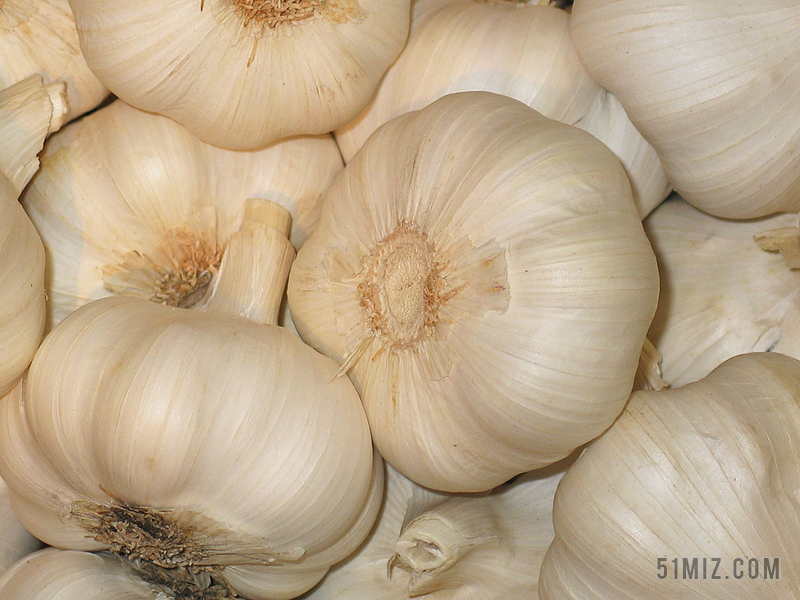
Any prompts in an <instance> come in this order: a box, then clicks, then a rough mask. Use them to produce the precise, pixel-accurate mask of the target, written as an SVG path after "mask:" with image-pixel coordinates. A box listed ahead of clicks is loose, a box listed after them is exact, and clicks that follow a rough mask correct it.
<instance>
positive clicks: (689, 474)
mask: <svg viewBox="0 0 800 600" xmlns="http://www.w3.org/2000/svg"><path fill="white" fill-rule="evenodd" d="M798 382H800V362H798V361H797V360H796V359H793V358H791V357H788V356H785V355H782V354H778V353H776V352H761V353H752V354H744V355H739V356H736V357H734V358H731V359H730V360H728V361H726V362H725V363H723V364H722V365H720V366H719V367H718V368H716V369H715V370H714V371H713V372H712V373H711V374H709V375H708V376H707V377H705V378H704V379H703V380H701V381H698V382H695V383H691V384H688V385H686V386H684V387H682V388H675V389H671V390H665V391H660V392H655V391H642V392H635V393H634V394H633V395H632V397H631V400H630V402H629V403H628V406H627V407H626V409H625V411H624V412H623V413H622V415H621V416H620V418H619V419H618V420H617V421H616V422H615V423H614V425H613V426H612V427H611V428H610V429H609V430H608V431H607V432H606V433H605V434H603V436H602V437H600V438H599V439H598V440H596V441H595V442H593V443H592V444H591V445H590V446H589V447H588V448H587V449H586V450H585V451H584V452H583V454H582V455H581V456H580V458H579V459H578V460H577V461H576V463H575V464H574V465H573V466H572V467H570V468H569V470H568V471H567V474H566V475H565V476H564V479H563V480H562V481H561V484H560V485H559V488H558V491H557V492H556V497H555V505H554V509H553V521H554V526H555V540H554V542H553V545H552V546H551V548H550V550H548V553H547V556H546V557H545V559H544V563H543V565H542V571H541V579H540V584H539V596H540V598H541V599H542V600H568V599H569V600H577V599H580V600H601V599H603V600H605V599H608V598H615V599H619V600H676V599H680V600H683V599H687V600H688V599H689V598H704V599H708V600H743V599H756V598H776V599H781V600H788V599H790V598H791V599H796V598H799V597H800V592H798V590H800V569H799V568H798V566H799V565H798V559H797V555H796V552H795V549H796V545H797V539H798V535H800V520H798V511H797V489H798V483H799V482H800V469H799V468H798V457H797V452H796V448H797V444H798V439H800V405H798V400H797V398H798V397H800V385H798ZM693 557H699V559H698V576H697V577H695V578H691V579H690V578H685V577H682V576H681V569H682V562H683V560H682V559H683V558H686V559H688V560H689V561H691V560H692V558H693ZM703 557H706V558H708V561H707V574H706V576H702V575H701V571H699V569H702V562H701V561H702V558H703ZM658 558H664V559H666V560H665V561H664V562H666V563H667V565H668V566H667V574H668V575H667V576H666V577H663V578H662V577H659V576H658V574H659V570H658V564H659V563H658V561H657V559H658ZM673 558H675V559H677V562H678V565H679V566H678V574H677V576H673V570H672V569H673V566H672V562H671V561H672V559H673ZM712 558H718V559H719V561H720V562H719V565H718V572H717V573H716V575H717V578H712V576H711V575H712V569H713V568H714V564H713V563H712V560H711V559H712ZM775 558H778V559H779V571H780V573H779V577H778V578H775V577H765V576H764V560H765V559H766V560H769V561H770V562H769V566H770V567H771V566H773V564H774V563H773V559H775ZM737 559H742V561H743V564H744V567H743V568H742V569H741V570H740V571H741V572H744V573H745V576H744V577H741V576H739V577H737V571H736V570H735V569H736V568H737V567H736V563H735V562H734V561H736V560H737ZM749 559H756V560H757V561H758V562H759V563H760V567H759V573H760V575H759V577H755V578H753V577H750V576H748V575H747V573H748V566H749ZM690 564H691V563H690ZM741 572H740V575H741ZM661 573H662V574H663V570H662V571H661Z"/></svg>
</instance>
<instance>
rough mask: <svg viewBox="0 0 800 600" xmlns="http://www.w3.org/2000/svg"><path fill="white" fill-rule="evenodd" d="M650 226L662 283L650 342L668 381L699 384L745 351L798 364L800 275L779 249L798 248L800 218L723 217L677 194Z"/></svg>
mask: <svg viewBox="0 0 800 600" xmlns="http://www.w3.org/2000/svg"><path fill="white" fill-rule="evenodd" d="M644 227H645V231H646V232H647V234H648V237H649V238H650V241H651V242H652V244H653V250H654V252H655V253H656V258H657V259H658V268H659V272H660V274H661V281H662V285H661V299H660V302H659V306H658V309H657V310H656V314H655V317H654V318H653V323H652V325H651V326H650V331H649V332H648V338H649V339H650V340H651V341H652V342H653V343H654V344H655V346H656V347H657V348H658V350H659V351H660V352H661V354H662V357H663V360H662V371H663V378H664V380H665V381H667V382H668V383H670V384H671V385H673V386H682V385H685V384H687V383H690V382H692V381H697V380H698V379H702V378H703V377H705V376H706V375H708V373H710V372H711V371H712V370H713V369H714V368H715V367H717V366H718V365H720V364H721V363H722V362H724V361H725V360H727V359H728V358H731V357H732V356H735V355H737V354H744V353H746V352H766V351H768V350H774V351H776V352H780V353H782V354H788V355H790V356H793V357H795V358H798V359H800V316H799V315H800V272H798V271H797V270H793V269H791V268H790V267H789V265H787V264H786V260H785V259H784V257H783V255H782V254H781V253H779V252H778V249H779V247H780V248H783V249H784V251H786V252H790V253H791V249H792V248H793V247H800V244H799V243H798V242H800V237H799V236H800V231H798V229H797V215H790V214H781V215H773V216H771V217H765V218H762V219H754V220H748V221H738V220H737V221H734V220H728V219H720V218H718V217H713V216H711V215H708V214H705V213H703V212H701V211H700V210H698V209H696V208H694V207H692V206H691V205H690V204H688V203H687V202H685V201H684V200H682V199H681V198H680V197H679V196H675V197H673V198H670V199H669V200H667V201H666V202H664V203H663V204H662V205H661V206H659V207H658V208H657V209H656V210H655V211H653V213H652V214H651V215H650V216H649V217H648V218H647V219H646V220H645V221H644ZM754 238H756V239H758V240H761V243H762V244H764V245H765V246H767V247H768V248H774V250H775V252H767V251H765V250H764V249H762V247H761V246H759V244H758V243H757V242H756V240H755V239H754ZM772 243H774V244H775V245H774V247H773V246H771V245H770V244H772ZM791 256H792V255H791V254H790V257H791Z"/></svg>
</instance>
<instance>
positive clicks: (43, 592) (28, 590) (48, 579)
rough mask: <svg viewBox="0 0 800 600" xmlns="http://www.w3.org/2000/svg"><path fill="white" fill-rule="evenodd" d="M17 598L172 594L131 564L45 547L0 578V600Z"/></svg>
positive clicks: (90, 599) (151, 598)
mask: <svg viewBox="0 0 800 600" xmlns="http://www.w3.org/2000/svg"><path fill="white" fill-rule="evenodd" d="M211 591H212V592H213V591H214V590H211ZM218 597H222V598H224V596H218ZM21 598H25V600H75V599H76V598H80V599H81V600H109V599H110V598H113V599H114V600H173V599H174V595H168V593H167V592H165V591H161V590H159V589H158V586H157V584H150V583H148V582H146V581H145V580H144V579H142V577H141V576H140V575H139V574H137V573H136V571H135V570H134V566H133V564H132V563H130V564H126V563H125V562H124V561H123V560H121V559H120V558H119V557H116V556H114V555H111V554H94V553H91V552H79V551H76V550H57V549H55V548H47V549H44V550H40V551H39V552H36V553H34V554H31V555H30V556H28V557H26V558H25V559H23V560H20V561H19V562H18V563H17V564H15V565H14V566H13V568H12V569H11V570H9V571H8V572H7V573H6V574H5V576H3V577H2V578H0V600H19V599H21Z"/></svg>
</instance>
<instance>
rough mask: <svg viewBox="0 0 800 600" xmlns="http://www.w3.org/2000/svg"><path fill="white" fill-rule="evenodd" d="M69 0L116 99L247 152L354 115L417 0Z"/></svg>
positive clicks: (85, 44) (398, 44) (89, 53)
mask: <svg viewBox="0 0 800 600" xmlns="http://www.w3.org/2000/svg"><path fill="white" fill-rule="evenodd" d="M70 6H71V7H72V10H73V12H74V14H75V22H76V24H77V28H78V33H79V37H80V43H81V48H82V49H83V52H84V55H85V56H86V60H87V62H88V63H89V65H90V66H91V68H92V70H93V71H94V72H95V74H96V75H97V76H98V77H99V78H100V80H101V81H102V82H103V83H104V84H105V85H106V86H108V88H109V89H110V90H111V91H112V92H113V93H114V94H116V95H117V96H118V97H119V98H121V99H123V100H125V101H126V102H128V103H129V104H131V105H133V106H136V107H137V108H140V109H143V110H146V111H150V112H155V113H158V114H162V115H165V116H167V117H170V118H172V119H174V120H175V121H177V122H178V123H180V124H182V125H184V126H185V127H186V128H187V129H189V130H190V131H191V132H192V133H193V134H195V135H196V136H197V137H199V138H200V139H202V140H204V141H206V142H208V143H211V144H214V145H217V146H221V147H224V148H230V149H237V150H243V149H254V148H260V147H262V146H265V145H267V144H269V143H271V142H273V141H275V140H278V139H282V138H285V137H289V136H294V135H299V134H323V133H328V132H330V131H332V130H333V129H335V128H336V127H340V126H341V125H344V124H345V123H346V122H347V121H349V120H350V119H352V118H353V117H355V115H357V114H358V112H359V111H360V110H361V109H362V108H363V107H364V106H365V105H366V104H367V102H368V101H369V99H370V98H371V96H372V94H373V93H374V90H375V86H376V85H377V83H378V80H379V79H380V77H381V76H382V75H383V73H384V71H385V70H386V69H387V68H388V66H389V65H390V64H391V62H392V61H393V60H394V59H395V58H396V57H397V55H398V54H399V52H400V50H401V49H402V48H403V45H404V44H405V41H406V38H407V36H408V28H409V21H410V15H411V9H410V0H336V1H330V0H314V1H311V2H308V1H306V0H270V1H267V2H260V3H255V4H254V3H253V2H251V1H249V0H202V1H198V0H179V1H177V2H170V3H169V4H168V5H165V4H164V2H162V1H161V0H145V1H144V2H138V3H137V4H136V6H135V7H134V6H132V5H131V4H130V2H127V0H70ZM212 115H213V118H212Z"/></svg>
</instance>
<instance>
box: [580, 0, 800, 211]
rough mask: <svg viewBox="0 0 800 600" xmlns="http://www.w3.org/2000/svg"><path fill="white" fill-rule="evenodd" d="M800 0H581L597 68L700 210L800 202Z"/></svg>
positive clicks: (583, 47)
mask: <svg viewBox="0 0 800 600" xmlns="http://www.w3.org/2000/svg"><path fill="white" fill-rule="evenodd" d="M798 31H800V5H798V4H797V3H796V2H793V1H791V0H788V1H787V0H757V1H751V2H717V1H716V0H694V1H693V2H683V1H678V0H578V1H577V2H575V4H574V8H573V11H572V37H573V40H574V41H575V46H576V48H577V50H578V53H579V54H580V56H581V60H582V61H583V63H584V65H586V68H587V69H588V71H589V72H590V73H591V75H592V77H593V78H594V79H595V80H596V81H597V82H598V83H599V84H600V85H602V86H603V87H605V88H607V89H608V90H610V91H611V93H613V94H614V95H615V96H616V97H617V98H618V99H619V100H620V102H622V105H623V106H624V107H625V110H626V111H627V112H628V115H630V118H631V120H632V121H633V123H634V124H635V125H636V127H637V128H638V129H639V131H641V132H642V135H644V137H645V138H646V139H647V140H648V141H649V142H650V143H651V144H652V145H653V147H654V148H655V149H656V151H657V152H658V155H659V156H660V157H661V162H662V164H663V166H664V170H665V171H666V173H667V176H668V178H669V180H670V182H671V183H672V184H673V186H674V188H675V190H676V191H677V192H678V193H680V195H681V196H682V197H683V198H684V199H685V200H686V201H687V202H689V203H690V204H692V205H694V206H696V207H697V208H699V209H701V210H703V211H705V212H708V213H711V214H713V215H717V216H720V217H725V218H732V219H747V218H753V217H760V216H766V215H770V214H773V213H776V212H796V211H798V210H800V175H798V173H800V154H798V153H797V151H796V148H797V146H798V144H800V125H798V122H797V119H796V118H795V114H796V111H795V106H796V104H797V97H798V94H799V93H800V71H798V70H797V69H796V68H795V67H794V65H796V64H797V63H798V62H800V36H798Z"/></svg>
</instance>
